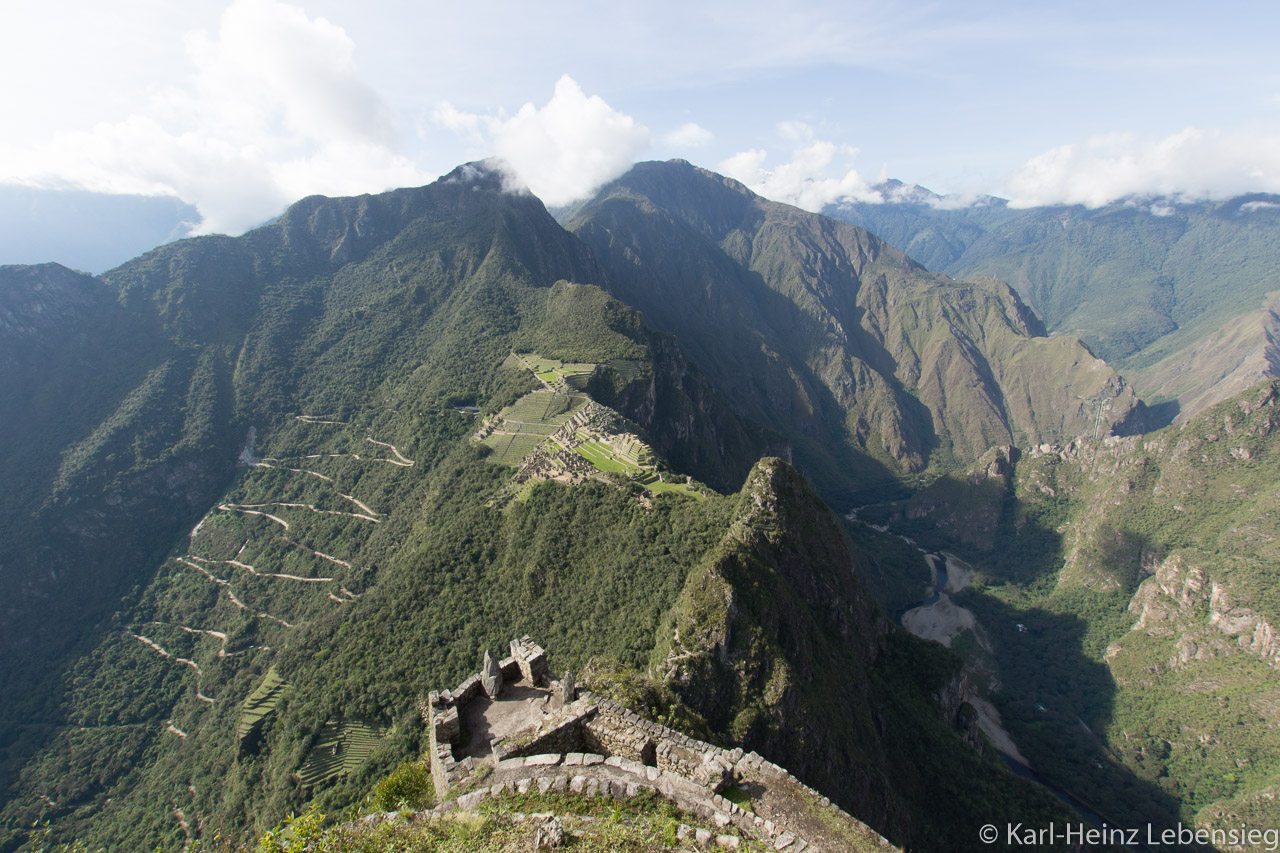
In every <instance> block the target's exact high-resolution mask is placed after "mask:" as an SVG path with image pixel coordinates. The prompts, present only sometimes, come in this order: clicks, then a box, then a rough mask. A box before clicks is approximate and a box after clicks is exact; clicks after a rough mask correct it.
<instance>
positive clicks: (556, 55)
mask: <svg viewBox="0 0 1280 853" xmlns="http://www.w3.org/2000/svg"><path fill="white" fill-rule="evenodd" d="M0 14H2V15H3V17H4V20H5V26H3V27H0V71H2V72H3V79H4V80H6V81H7V82H6V84H5V87H4V102H5V103H4V109H3V110H0V181H11V182H22V183H27V184H36V185H40V186H76V187H84V188H88V189H93V190H99V191H107V192H133V193H136V192H142V193H150V194H160V193H167V194H173V195H177V196H179V197H181V198H183V199H184V200H186V201H189V202H191V203H194V204H196V205H197V206H198V207H199V208H200V209H201V211H202V213H203V214H204V215H205V225H204V230H206V231H226V232H230V233H235V232H237V231H239V230H243V229H244V228H246V227H249V226H250V225H252V224H255V223H256V222H259V221H261V220H262V219H264V218H266V217H268V216H271V215H274V214H275V213H278V212H279V210H280V209H281V208H282V207H283V206H284V205H286V204H288V203H289V202H291V201H293V200H295V199H296V198H299V197H301V196H303V195H307V194H310V193H315V192H320V193H326V194H334V195H336V194H350V193H358V192H374V191H379V190H382V189H386V188H389V187H392V186H398V185H410V184H419V183H425V182H427V181H429V180H432V179H433V178H435V177H436V176H438V175H440V174H442V173H443V172H446V171H448V170H449V169H451V168H452V167H453V166H455V165H457V164H458V163H461V162H463V161H466V160H470V159H475V158H478V157H483V156H487V155H490V154H494V153H497V154H500V155H502V156H504V157H505V158H506V159H507V160H508V161H510V162H511V163H512V168H513V171H514V172H515V173H516V176H517V177H518V179H520V180H522V181H523V182H524V183H526V184H527V185H528V186H530V188H531V189H533V190H534V191H535V192H537V193H538V194H539V195H540V196H542V197H543V198H544V200H547V201H548V202H549V203H552V204H555V203H562V202H564V201H567V200H569V199H571V198H572V197H574V196H575V195H582V194H584V193H586V192H590V191H591V189H593V188H594V187H595V186H597V185H598V184H599V183H600V182H602V181H604V180H608V179H609V178H612V177H613V176H615V175H616V174H618V173H620V172H621V171H622V170H624V169H625V168H626V167H627V165H629V164H630V163H631V162H633V161H635V160H637V159H653V158H659V159H662V158H668V157H677V156H678V157H685V158H686V159H689V160H692V161H693V162H695V163H698V164H699V165H704V166H707V167H709V168H713V169H717V170H720V171H725V172H727V173H731V174H733V175H734V176H735V177H738V178H740V179H742V180H744V181H746V182H747V183H748V184H749V185H751V186H752V187H753V188H755V189H757V190H758V191H760V192H762V193H764V194H765V195H769V196H771V197H774V198H778V199H780V200H783V201H789V202H792V203H799V204H801V205H802V206H806V207H810V208H817V207H820V206H821V205H822V204H825V203H828V202H831V201H837V200H839V199H841V198H865V199H869V200H875V199H876V198H877V197H876V196H875V194H874V192H873V190H872V189H871V186H872V185H873V184H874V183H875V182H877V181H878V180H880V179H881V178H883V177H894V178H899V179H901V180H904V181H907V182H908V183H919V184H922V185H924V186H927V187H929V188H931V189H934V190H936V191H939V192H949V193H957V194H976V193H984V192H987V193H995V194H999V195H1003V196H1006V197H1010V198H1013V199H1014V201H1015V202H1017V203H1020V204H1037V203H1051V202H1063V201H1065V202H1080V203H1086V204H1101V203H1105V202H1106V201H1109V200H1111V199H1113V198H1117V197H1121V196H1124V195H1128V194H1133V193H1160V194H1172V195H1177V194H1183V195H1185V196H1188V197H1205V196H1225V195H1231V194H1236V193H1239V192H1243V191H1247V190H1266V191H1272V192H1280V61H1277V59H1276V55H1277V51H1276V48H1275V43H1276V38H1277V36H1280V6H1277V5H1276V4H1274V3H1270V2H1250V3H1244V2H1219V3H1215V4H1203V3H1182V2H1161V3H1151V2H1145V1H1144V2H1118V1H1117V0H1112V2H1108V3H1094V2H1074V3H1073V2H1059V3H1028V2H1025V0H1024V2H985V3H984V2H970V3H965V4H957V3H927V2H896V3H895V2H885V1H884V0H881V2H874V3H862V2H831V3H826V2H810V3H804V2H797V3H790V4H783V3H779V2H733V3H728V2H724V3H719V2H717V3H699V2H684V3H668V2H659V3H654V2H649V3H645V4H630V3H613V4H599V3H583V2H575V3H540V4H539V3H529V2H508V0H492V1H491V2H472V3H465V4H463V3H456V2H455V3H428V2H421V0H418V2H405V0H366V2H362V3H360V4H354V3H349V2H337V1H336V0H298V2H292V3H290V2H282V1H281V0H234V2H221V3H198V4H197V3H174V2H172V0H115V2H113V3H111V4H101V3H97V4H91V3H87V2H80V0H74V1H73V0H44V2H40V3H36V2H29V1H28V0H16V2H14V1H13V0H11V2H10V3H8V4H6V8H5V10H4V12H3V13H0Z"/></svg>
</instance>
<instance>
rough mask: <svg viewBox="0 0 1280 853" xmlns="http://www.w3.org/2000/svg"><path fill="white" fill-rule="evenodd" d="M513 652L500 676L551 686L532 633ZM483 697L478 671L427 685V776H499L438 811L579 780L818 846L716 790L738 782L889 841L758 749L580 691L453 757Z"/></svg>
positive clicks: (773, 839) (440, 790) (788, 843)
mask: <svg viewBox="0 0 1280 853" xmlns="http://www.w3.org/2000/svg"><path fill="white" fill-rule="evenodd" d="M511 651H512V657H510V658H506V659H504V660H503V661H502V662H501V664H500V668H501V670H502V676H503V678H504V680H507V681H508V683H514V682H516V681H520V680H527V681H530V682H533V683H539V680H540V681H541V683H542V684H546V683H548V682H550V683H551V684H552V685H553V686H554V685H555V682H554V681H551V674H550V672H549V671H548V670H547V668H546V656H545V653H544V652H543V650H542V648H541V647H539V646H538V645H537V644H535V643H533V642H532V640H530V639H529V638H528V637H523V638H521V639H519V640H513V641H512V643H511ZM482 694H483V691H482V689H481V686H480V676H479V675H478V674H477V675H472V676H469V677H468V678H467V679H466V680H464V681H463V682H462V683H461V684H459V685H458V687H456V688H455V689H454V690H452V691H449V690H444V691H439V692H435V691H433V692H432V693H430V694H429V696H428V697H427V699H426V700H425V701H424V702H420V705H419V707H420V709H421V712H422V714H423V719H424V721H425V722H426V723H427V728H428V733H429V741H430V759H431V773H432V778H433V779H434V780H435V783H436V791H437V794H438V795H439V796H441V797H443V796H444V795H445V793H446V792H448V791H450V790H461V791H465V790H466V789H467V786H468V785H470V784H474V782H473V780H472V774H473V772H474V771H475V770H476V769H478V768H479V767H481V766H488V767H490V768H492V770H493V772H494V773H496V774H498V775H496V776H494V777H493V778H492V779H488V780H486V782H487V783H488V784H487V785H486V786H485V787H482V788H479V789H477V790H475V791H472V792H471V793H468V794H464V795H463V796H460V797H458V799H457V800H456V801H449V802H446V803H444V804H442V805H441V806H439V807H437V809H436V811H440V810H444V811H448V810H449V809H451V808H459V807H461V808H472V807H474V804H475V803H478V802H479V800H480V799H481V798H483V797H485V796H489V795H491V794H497V793H500V792H501V791H503V790H519V791H520V792H521V793H523V792H525V791H527V790H529V787H530V786H531V785H534V784H536V785H537V787H538V790H540V791H543V792H545V791H546V790H549V789H550V788H557V789H561V788H567V789H568V790H572V791H585V790H586V789H585V788H584V786H589V785H594V788H593V790H592V792H591V793H592V795H594V793H603V794H606V795H610V796H633V795H634V794H635V792H636V790H655V791H657V792H658V793H660V794H662V795H663V796H665V797H668V798H669V799H671V800H672V801H673V802H675V803H676V805H677V806H678V807H680V808H681V809H683V810H685V811H687V812H690V813H691V814H697V815H700V816H703V817H706V818H708V819H710V818H713V817H714V819H715V820H716V822H717V824H718V825H720V826H728V825H729V824H730V823H732V824H733V825H735V826H737V827H738V828H739V829H741V830H742V831H744V832H748V833H751V834H753V835H754V836H755V837H758V838H761V839H764V840H767V841H768V842H769V843H770V845H771V846H774V847H776V848H777V849H786V850H787V853H798V851H800V850H808V851H811V853H817V851H818V848H817V847H816V846H815V845H813V844H810V843H808V842H806V841H804V840H803V839H801V838H800V833H798V832H796V831H795V827H791V829H790V830H789V829H788V828H787V826H785V825H784V824H785V823H787V822H788V821H786V820H785V818H784V817H783V816H777V817H778V819H779V820H781V821H782V822H781V823H775V822H774V820H770V819H765V818H763V817H761V816H760V815H753V814H751V813H748V812H744V811H742V809H740V808H739V807H738V806H737V805H735V804H734V803H732V802H730V801H729V800H726V799H725V798H724V797H722V796H721V795H720V792H721V791H723V790H724V789H725V788H727V787H728V786H730V785H732V784H734V783H735V782H742V783H754V784H759V785H762V786H764V787H765V788H771V789H773V790H775V791H778V792H783V793H785V795H786V797H788V798H790V800H791V801H794V802H797V803H803V804H806V806H805V807H806V808H807V809H809V810H810V811H813V812H815V813H822V814H823V818H822V821H823V822H824V823H826V824H828V825H830V826H836V827H841V828H843V831H845V832H847V833H852V834H854V835H856V836H857V837H858V838H860V839H865V840H866V844H867V846H866V847H865V849H880V848H887V847H891V845H889V843H888V842H887V841H886V840H885V839H883V838H882V837H881V836H879V835H878V834H877V833H875V832H874V831H872V830H871V829H869V828H868V827H867V826H866V825H865V824H863V823H862V822H860V821H858V820H857V819H856V818H854V817H853V816H851V815H849V814H848V813H847V812H845V811H843V810H842V809H840V808H839V807H838V806H836V805H835V804H833V803H832V802H831V801H830V800H829V799H828V798H826V797H824V796H822V794H820V793H819V792H817V791H815V790H814V789H812V788H810V787H809V786H807V785H805V784H804V783H803V782H801V781H800V780H799V779H797V778H796V777H795V776H792V775H791V774H790V773H788V772H787V771H786V770H785V769H784V768H782V767H780V766H779V765H777V764H774V763H773V762H771V761H768V760H766V759H765V758H763V757H761V756H760V755H757V754H756V753H754V752H750V753H744V752H743V751H742V750H741V749H731V750H726V749H722V748H720V747H718V746H715V745H714V744H710V743H706V742H704V741H700V740H697V739H696V738H691V737H689V736H688V735H685V734H682V733H681V732H678V731H676V730H675V729H671V728H668V727H667V726H663V725H660V724H658V723H653V722H650V721H648V720H645V719H643V718H641V717H640V716H639V715H638V714H636V713H634V712H633V711H631V710H629V709H627V708H625V707H623V706H622V705H619V704H617V703H616V702H613V701H611V700H609V699H606V698H604V697H601V696H595V695H593V694H592V693H590V692H589V691H586V690H583V691H581V692H580V693H579V696H578V698H577V700H576V701H573V702H572V703H571V704H569V705H565V706H563V707H562V708H560V710H559V713H557V714H555V715H554V716H553V717H552V718H551V721H549V722H545V723H544V724H543V725H545V726H547V727H546V728H544V729H538V730H537V731H535V732H533V733H532V735H531V736H530V737H529V738H528V739H527V740H524V739H522V740H521V741H519V742H503V741H501V740H496V741H494V742H493V754H492V755H491V756H490V758H489V759H488V760H486V761H483V762H481V761H477V760H476V759H474V758H467V759H464V760H463V761H458V760H456V759H455V758H454V754H453V747H452V744H453V743H457V742H458V741H459V740H460V739H461V738H462V736H463V734H464V733H463V732H462V731H461V727H460V722H459V721H460V714H461V713H462V711H463V710H464V709H465V707H466V705H467V704H468V703H469V702H471V701H474V700H475V699H476V698H478V697H480V696H481V695H482ZM593 768H597V769H593ZM609 768H611V770H608V772H606V770H607V769H609ZM517 771H519V772H521V773H523V774H524V775H523V776H522V777H521V779H516V780H515V781H512V779H511V778H509V777H511V776H512V774H513V773H516V772H517ZM525 771H528V772H525ZM614 771H617V772H614ZM619 772H620V773H624V774H629V776H630V777H631V778H630V779H629V780H623V781H621V782H620V781H619V780H618V779H616V778H614V777H615V776H617V773H619ZM602 774H603V775H602ZM610 774H612V775H610ZM605 777H608V778H605ZM522 780H523V781H522ZM592 780H594V782H592ZM513 785H514V786H515V787H513ZM521 785H523V787H520V786H521ZM473 800H474V803H473V802H472V801H473Z"/></svg>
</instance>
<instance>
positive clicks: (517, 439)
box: [482, 391, 586, 467]
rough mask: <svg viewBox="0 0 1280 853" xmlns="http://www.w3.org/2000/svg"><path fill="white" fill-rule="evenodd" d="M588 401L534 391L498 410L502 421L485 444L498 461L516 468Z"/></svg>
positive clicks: (551, 392)
mask: <svg viewBox="0 0 1280 853" xmlns="http://www.w3.org/2000/svg"><path fill="white" fill-rule="evenodd" d="M585 402H586V398H585V397H581V396H573V397H570V396H566V395H564V394H557V393H555V392H553V391H531V392H530V393H528V394H526V395H524V396H523V397H521V398H520V399H519V400H517V401H516V402H515V403H513V404H511V405H510V406H508V407H507V408H505V409H503V410H502V411H501V412H499V413H498V417H499V418H501V420H502V422H501V424H499V426H498V428H497V429H496V430H494V432H493V433H492V434H491V435H488V436H486V437H485V438H484V439H483V440H482V443H484V444H486V445H488V446H489V447H492V448H493V457H492V458H493V460H494V461H495V462H500V463H502V464H503V465H510V466H512V467H515V466H517V465H519V464H520V460H522V459H524V458H525V457H526V456H528V455H529V454H530V453H532V452H533V449H534V448H535V447H537V446H538V445H539V444H540V443H542V442H543V441H545V440H546V438H547V436H549V435H551V434H552V433H553V432H555V431H556V430H557V429H559V428H560V427H561V426H562V425H563V424H564V422H565V421H567V420H569V418H571V417H573V415H574V413H575V412H577V411H578V409H580V408H582V406H583V404H584V403H585Z"/></svg>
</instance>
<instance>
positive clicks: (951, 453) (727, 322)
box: [564, 161, 1144, 500]
mask: <svg viewBox="0 0 1280 853" xmlns="http://www.w3.org/2000/svg"><path fill="white" fill-rule="evenodd" d="M564 219H565V224H566V226H567V227H568V228H569V229H570V230H572V231H573V232H574V233H575V234H577V235H578V236H579V237H580V238H582V240H583V241H584V242H586V243H587V244H588V245H590V246H591V247H592V248H593V249H594V250H595V251H596V253H597V255H598V256H599V257H600V259H601V262H602V264H603V265H604V266H605V267H606V269H607V271H608V273H609V278H608V283H607V287H608V288H609V290H610V292H611V293H612V294H613V295H614V296H616V297H617V298H619V299H620V300H622V301H624V302H627V303H628V304H631V305H634V306H635V307H637V308H639V309H640V310H641V311H642V312H644V316H645V319H646V321H647V322H649V323H651V324H653V325H654V326H655V327H656V328H659V329H661V330H663V331H666V332H669V333H671V334H673V335H675V337H676V338H677V339H678V340H679V341H680V342H681V345H682V347H684V348H685V349H686V350H687V351H688V352H689V354H690V356H691V358H693V359H694V361H696V362H697V363H698V364H699V365H700V366H701V367H702V368H703V370H704V371H705V372H706V374H707V375H708V377H709V378H711V379H712V380H713V381H714V382H715V383H716V384H717V386H718V387H719V388H720V389H721V390H722V391H723V392H724V393H725V395H726V396H727V397H728V398H729V399H730V400H731V401H733V402H734V404H735V405H737V406H738V407H739V408H740V410H742V411H743V412H745V413H747V414H748V415H749V416H751V417H753V418H755V419H757V420H760V421H762V422H764V423H768V424H770V425H773V426H775V427H776V428H777V429H779V430H781V431H782V432H783V433H784V434H785V435H786V436H787V437H788V439H789V440H790V441H791V443H792V446H793V448H794V449H795V452H796V458H797V460H798V461H799V462H800V464H801V465H802V467H804V468H805V469H806V470H807V471H809V472H810V473H811V476H814V477H816V478H818V480H817V482H818V485H819V487H820V489H821V490H823V492H824V494H826V495H828V497H834V496H836V495H841V496H842V497H841V500H857V499H859V491H858V490H859V489H861V490H863V491H862V495H861V497H866V495H867V494H869V493H870V492H871V491H873V490H875V489H880V490H883V489H884V488H885V487H886V486H887V485H888V484H889V483H890V482H892V481H893V480H894V479H895V478H896V477H898V476H901V475H902V474H904V473H913V472H920V471H923V470H925V469H926V468H930V467H931V466H932V468H933V469H942V470H945V469H946V468H947V467H948V466H951V465H954V464H956V462H958V461H959V460H966V459H973V458H976V457H977V456H978V455H980V454H981V453H982V452H984V451H985V450H986V449H987V448H988V447H991V446H993V445H997V444H1010V443H1017V444H1034V443H1038V442H1040V441H1042V440H1058V439H1061V438H1063V437H1066V436H1073V435H1077V434H1080V433H1082V432H1084V431H1086V430H1090V431H1091V430H1092V428H1093V427H1094V425H1095V421H1096V420H1097V419H1098V414H1099V412H1098V407H1099V405H1101V406H1102V408H1103V412H1104V419H1105V426H1106V428H1107V430H1108V432H1110V431H1113V430H1114V431H1120V432H1123V431H1127V430H1133V429H1137V428H1139V427H1140V426H1141V422H1142V420H1143V418H1144V412H1143V409H1142V406H1141V404H1140V403H1139V401H1138V400H1137V398H1136V397H1135V395H1134V393H1133V391H1132V390H1131V389H1130V388H1129V387H1128V386H1127V385H1126V383H1125V382H1124V380H1123V379H1122V378H1120V377H1119V376H1117V375H1116V374H1115V372H1114V371H1112V370H1111V368H1110V367H1108V366H1107V365H1106V364H1105V363H1104V362H1102V361H1100V360H1099V359H1097V358H1095V357H1094V356H1093V355H1092V354H1091V353H1090V352H1089V351H1088V350H1087V349H1085V348H1084V347H1083V346H1081V345H1080V343H1079V342H1078V341H1076V340H1074V339H1072V338H1070V337H1065V336H1062V337H1057V338H1054V339H1048V338H1045V337H1044V336H1043V335H1044V330H1043V328H1042V327H1041V325H1040V323H1039V320H1038V319H1037V318H1036V317H1035V315H1034V314H1033V313H1032V312H1031V311H1030V310H1028V309H1027V307H1026V306H1025V305H1024V304H1023V303H1022V302H1021V301H1020V300H1019V298H1018V296H1017V295H1016V294H1015V293H1014V292H1013V291H1012V290H1010V288H1009V287H1008V286H1007V285H1005V284H1003V283H1001V282H997V281H994V280H975V281H971V282H963V283H961V282H956V281H953V280H951V279H948V278H946V277H944V276H938V275H933V274H930V273H928V272H926V271H925V270H924V269H923V268H922V267H920V265H919V264H917V263H916V262H915V261H913V260H911V259H910V258H908V257H907V256H906V255H904V254H903V253H902V252H900V251H898V250H897V249H894V248H892V247H891V246H889V245H888V244H887V243H885V242H883V241H881V240H879V239H878V238H876V237H874V236H872V235H871V234H869V233H867V232H866V231H863V230H861V229H859V228H852V227H849V226H847V225H844V224H841V223H839V222H836V221H833V220H831V219H829V218H826V217H822V216H818V215H816V214H809V213H805V212H803V211H800V210H797V209H795V208H792V207H788V206H786V205H782V204H777V203H774V202H770V201H766V200H765V199H762V198H760V197H758V196H756V195H754V194H753V193H751V192H750V191H749V190H747V189H746V188H745V187H743V186H742V185H741V184H739V183H737V182H736V181H733V180H731V179H728V178H723V177H721V176H719V175H715V174H713V173H711V172H707V171H705V170H702V169H698V168H696V167H693V166H691V165H689V164H688V163H685V162H683V161H672V162H669V163H642V164H639V165H637V166H636V167H634V168H633V169H632V170H631V171H630V172H628V173H627V174H626V175H624V176H623V177H622V178H619V179H618V180H617V181H615V182H613V183H612V184H609V185H606V186H605V187H604V188H603V189H602V190H601V191H600V192H599V193H598V195H597V196H596V198H594V199H592V200H590V201H587V202H585V203H583V204H582V205H580V206H579V207H577V208H576V209H574V210H572V211H570V212H568V213H567V215H566V216H565V217H564ZM1097 401H1101V403H1100V404H1099V402H1097Z"/></svg>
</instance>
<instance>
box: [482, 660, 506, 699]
mask: <svg viewBox="0 0 1280 853" xmlns="http://www.w3.org/2000/svg"><path fill="white" fill-rule="evenodd" d="M480 686H481V687H482V688H483V689H484V692H485V695H487V696H488V697H489V698H490V699H497V698H498V694H499V693H501V692H502V670H501V669H499V668H498V663H497V661H495V660H494V659H493V655H491V654H490V653H489V650H488V649H486V650H485V653H484V662H483V664H482V665H481V667H480Z"/></svg>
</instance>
